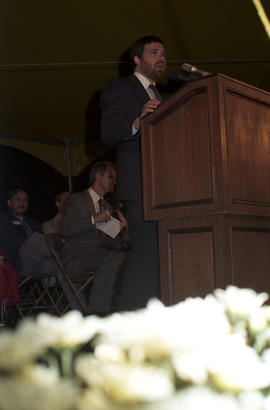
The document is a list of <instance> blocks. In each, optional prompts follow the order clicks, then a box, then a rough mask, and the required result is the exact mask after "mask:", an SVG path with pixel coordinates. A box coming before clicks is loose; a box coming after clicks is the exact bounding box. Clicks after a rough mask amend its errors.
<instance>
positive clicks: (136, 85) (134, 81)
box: [128, 74, 150, 104]
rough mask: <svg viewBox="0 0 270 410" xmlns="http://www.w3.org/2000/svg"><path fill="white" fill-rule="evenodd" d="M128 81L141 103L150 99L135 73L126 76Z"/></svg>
mask: <svg viewBox="0 0 270 410" xmlns="http://www.w3.org/2000/svg"><path fill="white" fill-rule="evenodd" d="M128 82H129V85H130V87H131V88H132V90H133V91H134V93H135V94H136V95H137V96H138V97H139V99H140V100H141V102H142V103H143V104H144V103H146V102H147V101H148V100H150V98H149V95H148V94H147V92H146V90H145V88H144V86H143V85H142V83H141V82H140V81H139V80H138V78H137V77H136V76H135V75H133V74H132V75H130V76H129V77H128Z"/></svg>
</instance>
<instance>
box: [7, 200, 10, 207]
mask: <svg viewBox="0 0 270 410" xmlns="http://www.w3.org/2000/svg"><path fill="white" fill-rule="evenodd" d="M7 206H8V207H9V208H10V199H8V200H7Z"/></svg>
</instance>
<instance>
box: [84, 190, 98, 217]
mask: <svg viewBox="0 0 270 410" xmlns="http://www.w3.org/2000/svg"><path fill="white" fill-rule="evenodd" d="M82 194H83V202H84V204H85V206H86V208H87V211H88V213H89V215H90V216H91V215H93V214H94V213H95V207H94V204H93V201H92V198H91V196H90V194H89V191H88V189H86V190H85V191H83V193H82Z"/></svg>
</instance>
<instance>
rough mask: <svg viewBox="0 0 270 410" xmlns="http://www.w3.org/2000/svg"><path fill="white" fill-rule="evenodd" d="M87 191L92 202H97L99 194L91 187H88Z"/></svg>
mask: <svg viewBox="0 0 270 410" xmlns="http://www.w3.org/2000/svg"><path fill="white" fill-rule="evenodd" d="M88 192H89V194H90V196H91V198H92V200H93V201H94V202H98V201H99V199H100V198H102V197H101V196H99V195H98V194H97V193H96V191H94V190H93V189H92V188H91V187H90V188H89V189H88Z"/></svg>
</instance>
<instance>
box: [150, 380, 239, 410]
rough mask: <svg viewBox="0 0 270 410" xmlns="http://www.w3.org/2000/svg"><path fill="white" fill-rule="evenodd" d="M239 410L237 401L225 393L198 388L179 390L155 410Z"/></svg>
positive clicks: (202, 387)
mask: <svg viewBox="0 0 270 410" xmlns="http://www.w3.org/2000/svg"><path fill="white" fill-rule="evenodd" d="M182 409H183V410H200V409H202V410H204V409H205V410H240V407H239V404H238V401H237V399H236V398H235V397H234V396H232V395H229V394H226V393H222V394H220V393H217V392H215V391H213V390H211V389H210V388H207V387H204V386H199V387H190V388H186V389H184V390H182V391H181V390H180V391H179V392H178V393H177V394H176V395H175V396H174V397H172V398H171V399H170V400H168V401H167V402H166V401H165V402H164V403H162V402H161V403H160V404H159V405H158V406H157V407H155V410H182Z"/></svg>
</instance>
